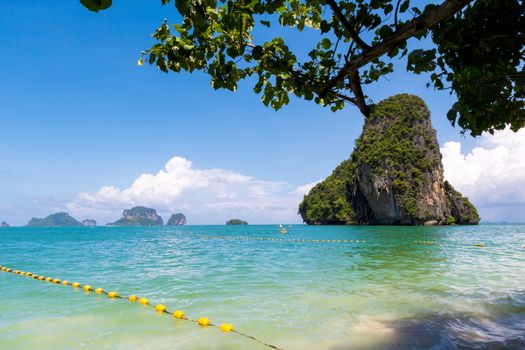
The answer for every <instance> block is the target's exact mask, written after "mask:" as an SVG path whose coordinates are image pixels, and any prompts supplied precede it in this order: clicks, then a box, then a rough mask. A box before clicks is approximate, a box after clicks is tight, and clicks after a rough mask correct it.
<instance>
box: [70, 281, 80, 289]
mask: <svg viewBox="0 0 525 350" xmlns="http://www.w3.org/2000/svg"><path fill="white" fill-rule="evenodd" d="M71 286H72V287H73V288H78V287H80V283H78V282H73V283H72V284H71Z"/></svg>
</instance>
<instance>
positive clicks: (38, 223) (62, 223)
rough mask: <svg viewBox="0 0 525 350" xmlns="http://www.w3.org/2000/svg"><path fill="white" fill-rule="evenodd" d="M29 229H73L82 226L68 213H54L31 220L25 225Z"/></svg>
mask: <svg viewBox="0 0 525 350" xmlns="http://www.w3.org/2000/svg"><path fill="white" fill-rule="evenodd" d="M27 226H31V227H73V226H82V223H80V222H79V221H77V220H76V219H74V218H72V217H71V216H70V215H69V214H68V213H56V214H51V215H48V216H46V217H45V218H43V219H39V218H32V219H31V220H29V222H28V223H27Z"/></svg>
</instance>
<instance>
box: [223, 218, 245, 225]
mask: <svg viewBox="0 0 525 350" xmlns="http://www.w3.org/2000/svg"><path fill="white" fill-rule="evenodd" d="M226 225H248V223H247V222H246V221H244V220H241V219H231V220H228V221H227V222H226Z"/></svg>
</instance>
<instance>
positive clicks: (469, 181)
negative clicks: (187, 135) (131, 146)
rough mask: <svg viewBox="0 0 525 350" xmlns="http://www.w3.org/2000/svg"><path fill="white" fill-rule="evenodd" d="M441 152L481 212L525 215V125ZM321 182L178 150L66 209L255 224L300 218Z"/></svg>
mask: <svg viewBox="0 0 525 350" xmlns="http://www.w3.org/2000/svg"><path fill="white" fill-rule="evenodd" d="M441 152H442V154H443V166H444V169H445V179H447V180H449V181H450V182H451V183H452V185H453V186H454V187H455V188H456V189H457V190H459V191H460V192H462V193H463V194H464V195H466V196H467V197H469V199H470V200H471V201H472V202H473V203H474V204H475V205H476V206H477V207H478V209H479V211H480V214H481V216H482V219H484V220H493V221H499V220H509V221H521V222H523V221H525V215H523V213H525V130H521V131H519V132H518V133H514V132H512V131H510V130H504V131H499V132H496V133H495V134H494V135H490V134H483V135H482V136H481V137H480V138H479V139H478V140H477V142H476V147H474V148H473V149H472V150H471V151H470V152H464V151H463V150H462V145H461V143H460V142H455V141H450V142H446V143H445V144H444V145H443V146H442V148H441ZM327 175H328V174H327ZM318 182H320V180H317V181H313V182H311V183H307V184H303V185H297V184H290V183H287V182H283V181H267V180H260V179H257V178H254V177H251V176H247V175H244V174H241V173H239V172H236V171H232V170H228V169H197V168H194V167H193V165H192V162H191V161H190V160H188V159H186V158H183V157H179V156H175V157H173V158H171V159H170V160H169V161H168V162H167V163H166V164H165V166H164V168H163V169H161V170H159V171H158V172H157V173H155V174H149V173H144V174H141V175H140V176H138V177H137V178H136V179H135V180H134V181H133V182H132V183H131V185H130V186H129V187H127V188H124V189H119V188H116V187H114V186H103V187H101V188H100V189H99V190H98V191H97V192H94V193H86V192H84V193H79V194H78V195H77V196H76V198H75V199H74V200H73V201H71V202H69V203H68V204H67V208H66V209H67V210H68V211H69V212H70V213H71V214H72V215H73V216H75V217H81V218H84V217H95V218H97V219H98V220H100V224H104V223H106V222H110V221H114V220H117V219H118V218H119V216H120V214H121V212H122V210H123V209H125V208H130V207H133V206H136V205H144V206H148V207H152V208H155V209H157V211H158V212H159V213H160V214H161V215H162V216H163V218H164V220H165V221H167V219H168V216H169V214H171V213H174V212H179V211H181V212H183V213H185V214H186V216H187V217H188V219H189V223H203V224H206V223H223V222H225V221H226V220H228V219H230V218H234V217H239V218H242V219H245V220H248V221H249V222H251V223H279V222H283V223H300V222H301V218H300V217H299V216H298V215H297V207H298V204H299V203H300V201H301V200H302V198H303V196H304V195H305V194H306V193H308V192H309V191H310V189H311V188H312V187H313V186H315V184H317V183H318Z"/></svg>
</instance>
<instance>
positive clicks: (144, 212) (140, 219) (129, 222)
mask: <svg viewBox="0 0 525 350" xmlns="http://www.w3.org/2000/svg"><path fill="white" fill-rule="evenodd" d="M107 225H108V226H161V225H163V221H162V218H161V217H160V216H159V215H157V211H156V210H155V209H152V208H146V207H141V206H138V207H133V208H131V209H125V210H124V211H123V212H122V218H120V219H119V220H117V221H115V222H113V223H109V224H107Z"/></svg>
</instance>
